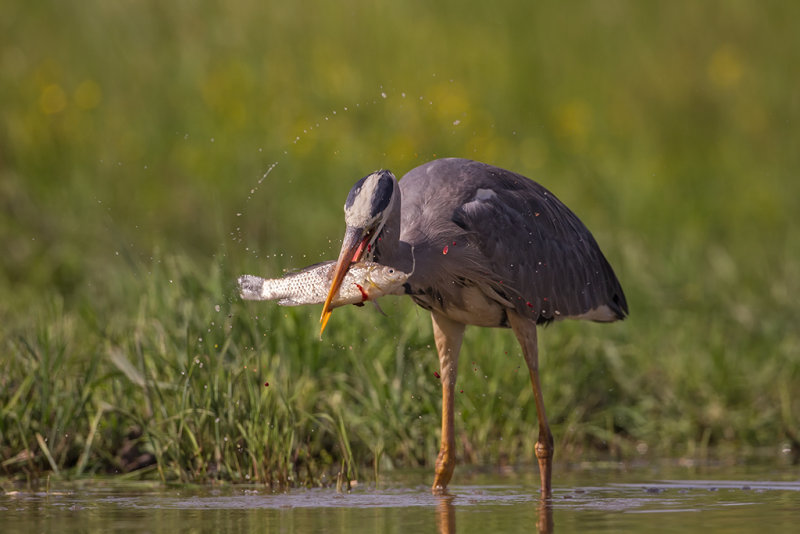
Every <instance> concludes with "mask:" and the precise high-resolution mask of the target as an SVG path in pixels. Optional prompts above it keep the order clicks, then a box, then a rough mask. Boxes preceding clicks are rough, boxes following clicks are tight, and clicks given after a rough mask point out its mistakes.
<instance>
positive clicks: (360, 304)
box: [353, 302, 364, 308]
mask: <svg viewBox="0 0 800 534" xmlns="http://www.w3.org/2000/svg"><path fill="white" fill-rule="evenodd" d="M353 306H358V307H359V308H361V307H362V306H364V303H363V302H354V303H353Z"/></svg>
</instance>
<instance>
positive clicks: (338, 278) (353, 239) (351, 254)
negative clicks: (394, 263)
mask: <svg viewBox="0 0 800 534" xmlns="http://www.w3.org/2000/svg"><path fill="white" fill-rule="evenodd" d="M368 239H369V235H364V231H363V230H362V229H361V228H352V227H349V226H348V227H347V230H346V231H345V234H344V240H343V241H342V250H341V252H339V260H338V261H337V262H336V268H335V269H334V271H333V280H331V288H330V290H329V291H328V297H327V298H326V299H325V304H324V305H323V306H322V316H321V317H320V318H319V322H320V329H319V337H320V338H321V337H322V332H324V331H325V325H327V324H328V319H330V317H331V314H332V313H333V308H331V301H333V297H334V296H336V294H337V293H338V292H339V287H341V285H342V280H344V276H345V275H346V274H347V271H348V270H350V265H351V264H353V263H355V262H357V261H358V260H360V259H361V256H363V255H364V248H365V246H366V244H367V240H368Z"/></svg>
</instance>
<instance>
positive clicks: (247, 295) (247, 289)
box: [238, 274, 269, 300]
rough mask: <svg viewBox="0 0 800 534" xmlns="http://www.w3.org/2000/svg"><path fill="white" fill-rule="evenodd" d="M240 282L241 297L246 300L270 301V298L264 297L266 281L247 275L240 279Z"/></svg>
mask: <svg viewBox="0 0 800 534" xmlns="http://www.w3.org/2000/svg"><path fill="white" fill-rule="evenodd" d="M238 282H239V295H240V296H241V297H242V298H243V299H244V300H269V297H266V296H264V293H263V289H264V282H265V280H264V279H263V278H261V277H260V276H253V275H251V274H245V275H242V276H240V277H239V280H238Z"/></svg>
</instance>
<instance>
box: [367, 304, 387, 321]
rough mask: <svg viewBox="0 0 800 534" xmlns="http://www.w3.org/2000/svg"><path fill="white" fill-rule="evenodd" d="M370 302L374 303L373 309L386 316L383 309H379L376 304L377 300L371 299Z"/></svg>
mask: <svg viewBox="0 0 800 534" xmlns="http://www.w3.org/2000/svg"><path fill="white" fill-rule="evenodd" d="M370 302H371V303H373V304H374V305H375V309H376V310H378V312H380V314H381V315H383V316H384V317H388V315H386V314H385V313H384V311H383V310H382V309H381V307H380V306H378V301H377V300H371V301H370Z"/></svg>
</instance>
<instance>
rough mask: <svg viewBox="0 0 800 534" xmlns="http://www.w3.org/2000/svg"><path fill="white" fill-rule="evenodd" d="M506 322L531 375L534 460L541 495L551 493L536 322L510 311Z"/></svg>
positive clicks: (548, 439) (549, 445)
mask: <svg viewBox="0 0 800 534" xmlns="http://www.w3.org/2000/svg"><path fill="white" fill-rule="evenodd" d="M508 322H509V323H510V324H511V329H512V330H514V334H515V335H516V336H517V340H518V341H519V344H520V345H521V346H522V354H523V356H524V357H525V363H527V364H528V371H529V372H530V375H531V386H532V387H533V398H534V399H535V400H536V416H537V418H538V419H539V438H538V439H537V440H536V460H537V461H538V462H539V476H540V477H541V482H542V497H544V498H549V497H550V495H551V486H550V479H551V471H552V466H553V449H554V447H553V434H552V433H551V432H550V425H549V424H548V423H547V415H546V414H545V411H544V398H543V397H542V387H541V384H540V383H539V348H538V343H537V338H536V323H535V322H534V321H532V320H530V319H528V318H523V317H521V316H519V315H517V314H516V313H513V312H511V311H509V312H508Z"/></svg>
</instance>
